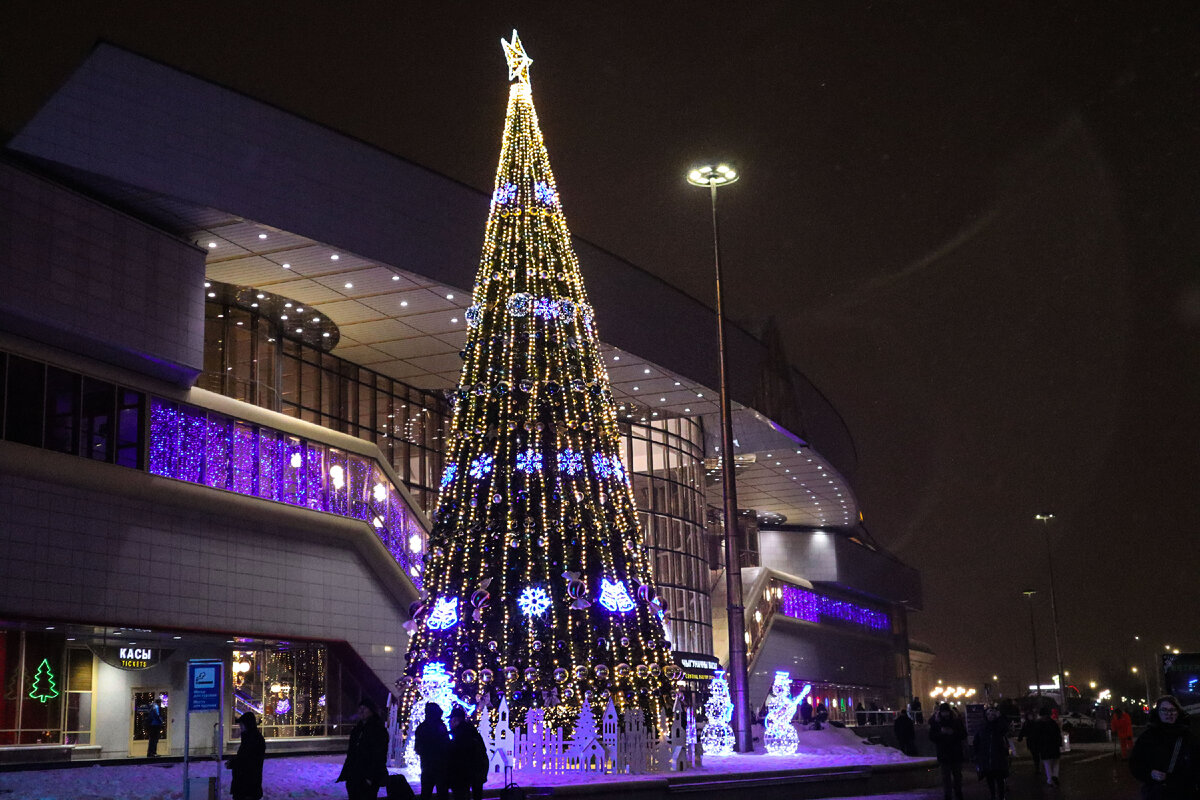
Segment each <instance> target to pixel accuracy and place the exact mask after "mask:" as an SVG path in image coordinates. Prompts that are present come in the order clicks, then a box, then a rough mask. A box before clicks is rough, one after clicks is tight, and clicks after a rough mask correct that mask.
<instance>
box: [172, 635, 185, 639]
mask: <svg viewBox="0 0 1200 800" xmlns="http://www.w3.org/2000/svg"><path fill="white" fill-rule="evenodd" d="M173 638H175V639H182V638H183V637H182V636H175V637H173Z"/></svg>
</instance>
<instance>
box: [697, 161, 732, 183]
mask: <svg viewBox="0 0 1200 800" xmlns="http://www.w3.org/2000/svg"><path fill="white" fill-rule="evenodd" d="M687 179H688V183H690V184H692V185H693V186H728V185H729V184H731V183H734V182H735V181H737V179H738V174H737V170H735V169H734V168H733V167H731V166H729V165H728V164H724V163H719V164H700V165H697V166H695V167H692V169H691V170H690V171H689V172H688V175H687Z"/></svg>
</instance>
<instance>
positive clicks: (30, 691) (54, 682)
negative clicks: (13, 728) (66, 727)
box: [17, 632, 67, 744]
mask: <svg viewBox="0 0 1200 800" xmlns="http://www.w3.org/2000/svg"><path fill="white" fill-rule="evenodd" d="M24 638H25V647H24V659H23V661H24V665H23V667H24V668H23V670H22V672H23V680H22V681H21V690H20V691H21V709H20V720H19V724H20V734H19V735H18V737H17V743H18V744H58V743H59V742H61V741H62V720H63V706H64V702H65V698H64V695H65V694H66V690H67V687H66V683H67V681H66V675H65V673H64V669H63V667H64V666H65V665H64V661H65V655H66V652H65V651H66V639H65V638H64V637H63V636H60V635H54V634H51V633H34V632H26V633H25V634H24Z"/></svg>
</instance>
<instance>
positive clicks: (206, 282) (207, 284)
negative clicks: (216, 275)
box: [204, 281, 212, 289]
mask: <svg viewBox="0 0 1200 800" xmlns="http://www.w3.org/2000/svg"><path fill="white" fill-rule="evenodd" d="M210 286H212V284H211V283H209V282H208V281H205V282H204V288H205V289H207V288H208V287H210Z"/></svg>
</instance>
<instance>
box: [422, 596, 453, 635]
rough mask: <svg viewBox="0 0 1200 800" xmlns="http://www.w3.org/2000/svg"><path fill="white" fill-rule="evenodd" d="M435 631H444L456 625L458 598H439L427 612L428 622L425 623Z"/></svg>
mask: <svg viewBox="0 0 1200 800" xmlns="http://www.w3.org/2000/svg"><path fill="white" fill-rule="evenodd" d="M425 624H426V625H428V626H429V627H430V628H433V629H434V630H435V631H444V630H446V629H447V628H452V627H454V626H455V625H457V624H458V598H457V597H439V598H438V599H437V602H435V603H434V604H433V611H431V612H429V620H428V621H427V622H426V623H425Z"/></svg>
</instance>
